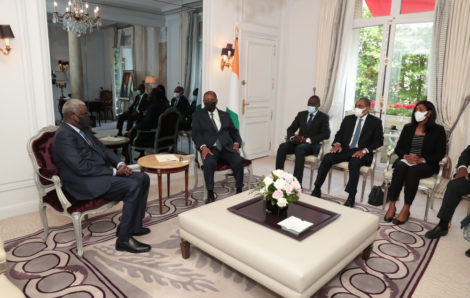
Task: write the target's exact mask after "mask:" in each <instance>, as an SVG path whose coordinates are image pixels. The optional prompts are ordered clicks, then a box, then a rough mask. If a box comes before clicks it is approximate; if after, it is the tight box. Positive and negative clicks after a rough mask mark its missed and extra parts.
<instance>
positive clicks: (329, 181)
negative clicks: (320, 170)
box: [328, 169, 333, 194]
mask: <svg viewBox="0 0 470 298" xmlns="http://www.w3.org/2000/svg"><path fill="white" fill-rule="evenodd" d="M332 174H333V170H332V169H330V172H329V173H328V194H330V189H331V175H332Z"/></svg>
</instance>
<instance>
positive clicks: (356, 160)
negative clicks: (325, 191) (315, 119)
mask: <svg viewBox="0 0 470 298" xmlns="http://www.w3.org/2000/svg"><path fill="white" fill-rule="evenodd" d="M369 110H370V101H369V99H367V98H361V99H359V100H358V101H356V108H355V109H354V115H349V116H346V117H344V119H343V122H341V126H340V128H339V130H338V132H337V133H336V135H335V139H334V141H333V148H331V150H330V153H328V154H326V155H325V157H324V158H323V160H322V162H321V164H320V168H319V169H318V174H317V179H316V180H315V188H314V189H313V192H312V196H315V197H321V190H320V188H321V186H322V184H323V182H325V179H326V175H327V174H328V172H329V170H330V168H331V166H332V165H334V164H336V163H340V162H343V161H348V162H349V181H348V184H347V185H346V189H345V191H346V192H347V193H348V194H349V196H348V199H347V200H346V202H345V203H344V205H345V206H349V207H354V203H355V197H356V191H357V182H358V181H359V174H360V169H361V167H362V166H366V165H370V164H371V163H372V159H373V151H374V150H375V149H377V148H379V147H381V146H382V145H383V141H384V136H383V129H382V121H381V120H380V119H379V118H377V117H375V116H372V115H370V114H369Z"/></svg>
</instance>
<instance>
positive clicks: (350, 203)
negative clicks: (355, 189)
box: [344, 196, 356, 208]
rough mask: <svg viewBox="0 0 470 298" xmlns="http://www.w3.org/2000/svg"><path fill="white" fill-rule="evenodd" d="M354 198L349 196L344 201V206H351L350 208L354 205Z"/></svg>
mask: <svg viewBox="0 0 470 298" xmlns="http://www.w3.org/2000/svg"><path fill="white" fill-rule="evenodd" d="M355 200H356V199H355V198H354V197H353V196H349V197H348V199H347V200H346V202H344V206H347V207H351V208H352V207H354V203H355V202H354V201H355Z"/></svg>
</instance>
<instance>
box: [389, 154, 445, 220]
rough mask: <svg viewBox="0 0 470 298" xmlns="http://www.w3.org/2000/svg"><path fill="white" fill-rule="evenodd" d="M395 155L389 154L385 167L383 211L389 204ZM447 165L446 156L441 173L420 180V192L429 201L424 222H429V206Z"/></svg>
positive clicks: (442, 161)
mask: <svg viewBox="0 0 470 298" xmlns="http://www.w3.org/2000/svg"><path fill="white" fill-rule="evenodd" d="M393 154H395V151H393V150H392V151H390V152H388V153H387V164H386V166H385V174H384V182H385V191H384V200H383V205H382V209H385V205H386V203H387V195H388V185H389V184H390V182H392V175H393V170H392V169H391V168H390V166H391V165H390V163H391V159H392V155H393ZM446 163H447V156H445V157H444V158H443V159H442V160H441V161H440V162H439V173H438V174H435V175H433V176H432V177H429V178H424V179H421V180H419V186H418V190H420V191H422V192H423V193H424V194H425V195H426V197H427V199H426V209H425V211H424V221H427V220H428V211H429V205H430V203H431V201H432V199H433V198H434V196H435V194H436V190H437V187H438V185H439V184H440V183H441V179H442V170H443V168H444V165H445V164H446Z"/></svg>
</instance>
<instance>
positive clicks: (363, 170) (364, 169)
mask: <svg viewBox="0 0 470 298" xmlns="http://www.w3.org/2000/svg"><path fill="white" fill-rule="evenodd" d="M334 167H335V168H337V169H338V168H339V169H342V170H348V168H349V162H347V161H343V162H340V163H337V164H335V165H334ZM370 169H371V168H370V167H367V166H362V167H361V174H368V173H369V172H370Z"/></svg>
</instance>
